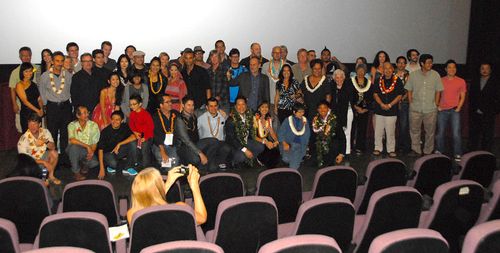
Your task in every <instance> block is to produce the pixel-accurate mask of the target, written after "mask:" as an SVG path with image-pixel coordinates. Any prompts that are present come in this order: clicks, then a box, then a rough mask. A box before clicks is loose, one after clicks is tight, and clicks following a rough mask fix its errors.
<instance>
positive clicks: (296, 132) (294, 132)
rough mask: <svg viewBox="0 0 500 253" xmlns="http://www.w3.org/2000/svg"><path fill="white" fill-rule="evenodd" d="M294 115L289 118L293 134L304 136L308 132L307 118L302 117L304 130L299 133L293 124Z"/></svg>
mask: <svg viewBox="0 0 500 253" xmlns="http://www.w3.org/2000/svg"><path fill="white" fill-rule="evenodd" d="M293 117H294V116H293V115H292V116H289V117H288V124H290V129H291V130H292V132H293V134H295V135H297V136H302V135H304V133H305V132H306V124H307V119H306V117H304V116H302V123H303V124H302V129H300V131H297V129H296V128H295V125H294V124H293Z"/></svg>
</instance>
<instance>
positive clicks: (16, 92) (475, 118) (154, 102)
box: [9, 40, 500, 184]
mask: <svg viewBox="0 0 500 253" xmlns="http://www.w3.org/2000/svg"><path fill="white" fill-rule="evenodd" d="M111 51H112V44H111V43H110V42H109V41H104V42H102V44H101V48H100V49H96V50H94V51H93V52H92V53H83V54H81V55H80V54H79V47H78V44H76V43H74V42H71V43H68V44H67V47H66V54H64V53H62V52H60V51H56V52H52V51H51V50H49V49H44V50H43V51H42V53H41V56H42V62H41V64H40V65H33V64H32V63H31V55H32V52H31V49H30V48H28V47H22V48H21V49H20V50H19V57H20V59H21V61H22V64H21V65H20V66H18V67H17V68H15V69H14V70H13V71H12V74H11V77H10V81H9V85H10V87H11V92H12V93H11V95H12V96H11V98H12V106H13V109H14V111H15V112H16V113H18V115H19V125H20V129H22V132H23V133H24V134H23V135H22V137H21V139H20V140H19V144H18V151H19V153H24V154H27V155H29V156H32V157H33V158H34V159H35V160H36V161H37V163H39V164H40V165H41V166H43V167H45V168H46V169H47V170H48V179H49V180H51V182H53V183H56V184H58V183H60V180H58V179H57V178H56V177H55V176H54V168H55V166H56V165H57V163H58V159H63V158H65V159H67V160H68V161H69V162H68V163H69V164H70V165H71V169H72V171H73V172H74V178H75V180H83V179H85V178H86V175H87V172H88V170H89V168H94V167H99V173H98V178H100V179H103V178H104V177H105V175H106V172H107V173H108V174H113V173H116V171H122V173H124V174H130V175H136V174H137V168H139V169H141V168H146V167H150V166H154V167H157V168H162V169H169V168H173V167H175V166H178V165H180V164H193V165H195V166H197V167H199V168H201V169H204V170H208V171H210V172H213V171H218V170H226V169H228V168H232V167H236V166H239V165H240V164H242V163H246V164H248V165H250V166H253V165H255V164H256V163H257V164H260V165H261V166H265V167H268V168H272V167H275V166H277V165H278V164H280V163H281V162H284V163H286V164H288V166H289V167H291V168H299V166H300V164H301V162H302V161H303V160H304V158H305V157H308V156H312V155H315V158H316V160H317V164H318V166H319V167H323V166H328V165H333V164H339V163H341V162H342V161H343V160H344V159H345V157H346V156H347V155H350V154H351V151H352V152H354V153H356V154H358V155H360V154H362V153H365V152H367V145H368V143H367V141H366V139H367V129H368V126H369V125H370V124H372V125H373V128H374V149H373V150H372V151H371V153H372V154H373V155H375V156H379V155H381V154H382V153H383V152H384V151H385V152H386V153H387V154H388V156H390V157H396V156H397V152H396V144H397V146H398V148H399V151H400V153H401V154H406V153H409V154H410V155H414V156H416V155H422V154H430V153H433V152H440V153H444V152H447V150H446V142H445V140H446V129H447V128H448V127H449V126H451V128H452V133H453V155H454V157H455V159H456V160H459V159H460V157H461V155H462V152H463V150H462V144H461V129H460V127H461V124H460V112H461V110H462V108H463V106H464V101H465V95H466V92H467V91H468V92H469V98H470V99H469V101H470V105H469V109H470V118H471V121H470V124H469V128H470V129H471V130H470V141H469V149H471V150H475V149H485V150H490V149H491V146H492V141H493V134H494V118H495V115H496V114H497V113H498V112H499V111H500V109H499V108H500V88H499V87H498V84H497V80H496V78H495V76H493V75H492V68H491V64H489V63H486V62H485V63H483V64H481V66H480V75H479V78H477V79H475V80H474V81H473V82H472V83H471V85H470V88H469V89H467V85H466V83H465V81H464V79H462V78H460V77H458V76H456V73H457V63H456V62H455V61H453V60H449V61H447V62H446V64H445V71H446V76H444V77H441V76H440V75H439V74H438V72H436V71H435V70H433V69H432V67H433V57H432V55H430V54H422V55H420V53H419V52H418V51H417V50H416V49H410V50H408V52H407V55H406V57H405V56H399V57H397V59H396V62H395V64H393V63H391V61H390V58H389V55H388V54H387V53H386V52H384V51H380V52H378V53H377V54H376V56H375V59H374V60H373V63H372V64H371V66H370V68H369V67H368V63H367V60H366V58H364V57H359V58H357V59H356V65H355V68H354V69H353V71H352V72H348V69H347V67H346V66H345V65H344V64H343V63H342V62H340V61H339V60H338V59H337V58H336V57H335V56H332V54H331V51H330V50H329V49H327V48H326V47H325V48H324V49H323V50H322V51H321V56H320V58H316V52H315V51H314V50H306V49H303V48H302V49H299V50H298V51H297V60H298V62H297V63H293V62H291V61H290V59H288V50H287V48H286V46H283V45H281V46H275V47H273V48H272V51H271V58H270V59H269V60H268V59H266V58H264V57H263V56H262V54H261V47H260V44H258V43H252V44H251V46H250V51H251V54H250V56H248V57H246V58H244V59H242V60H241V61H240V52H239V50H238V49H236V48H233V49H232V50H230V51H229V54H226V47H225V43H224V41H222V40H218V41H217V42H216V43H215V47H214V49H213V50H211V51H210V54H209V56H208V59H207V61H206V62H205V61H204V53H205V51H204V50H203V49H202V48H201V47H200V46H196V47H194V50H193V49H191V48H186V49H185V50H183V51H182V52H181V54H180V55H179V57H178V58H176V59H170V56H169V55H168V54H167V53H165V52H162V53H160V55H159V56H155V57H153V58H152V59H151V61H150V63H149V66H146V64H145V61H144V58H145V53H144V52H142V51H139V50H136V48H135V47H134V46H132V45H130V46H128V47H126V49H125V50H124V53H123V54H121V55H120V57H119V58H118V60H117V61H115V60H113V59H111V58H110V53H111ZM42 117H43V118H45V121H43V120H42ZM370 119H372V120H371V122H370ZM42 121H43V122H42ZM42 123H44V126H45V128H42ZM422 125H423V129H424V131H425V138H424V140H423V143H422V137H421V130H422ZM396 128H398V129H396ZM436 128H437V131H436ZM396 133H398V138H397V140H398V143H396ZM436 133H437V135H436V136H435V134H436ZM435 139H436V140H437V145H436V147H435V145H434V141H435ZM384 140H385V141H384ZM384 143H385V145H384ZM422 144H423V145H422ZM61 154H63V155H61Z"/></svg>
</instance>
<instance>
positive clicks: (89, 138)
mask: <svg viewBox="0 0 500 253" xmlns="http://www.w3.org/2000/svg"><path fill="white" fill-rule="evenodd" d="M99 137H100V132H99V126H97V124H96V123H95V122H94V121H92V120H89V121H87V124H85V128H82V127H81V126H80V123H79V122H78V120H75V121H72V122H71V123H69V125H68V138H69V139H71V138H75V139H77V140H79V141H81V142H83V143H85V144H87V145H94V144H97V143H98V142H99Z"/></svg>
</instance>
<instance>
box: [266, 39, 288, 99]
mask: <svg viewBox="0 0 500 253" xmlns="http://www.w3.org/2000/svg"><path fill="white" fill-rule="evenodd" d="M271 55H272V58H271V60H270V61H269V62H266V63H264V64H263V65H262V74H264V75H267V76H268V77H269V97H270V98H271V101H274V97H275V96H276V83H277V82H278V80H279V77H278V76H279V73H280V71H281V68H282V67H283V65H284V64H285V61H284V60H282V58H281V47H280V46H274V47H273V50H272V52H271ZM271 101H269V102H271ZM271 108H273V107H271Z"/></svg>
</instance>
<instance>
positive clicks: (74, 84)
mask: <svg viewBox="0 0 500 253" xmlns="http://www.w3.org/2000/svg"><path fill="white" fill-rule="evenodd" d="M80 62H81V64H82V69H81V70H80V71H78V72H76V74H75V75H73V78H72V80H71V89H70V93H71V103H72V105H73V111H76V108H78V106H81V105H83V106H85V107H87V108H88V109H89V110H90V112H92V110H93V109H94V107H95V106H96V105H97V104H98V103H99V93H100V89H99V88H100V87H98V86H97V82H95V80H94V75H92V74H93V73H92V69H93V68H92V55H91V54H89V53H84V54H82V56H80Z"/></svg>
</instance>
